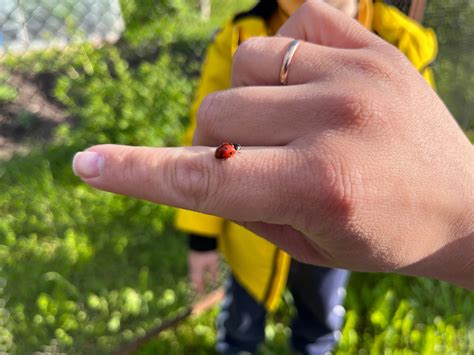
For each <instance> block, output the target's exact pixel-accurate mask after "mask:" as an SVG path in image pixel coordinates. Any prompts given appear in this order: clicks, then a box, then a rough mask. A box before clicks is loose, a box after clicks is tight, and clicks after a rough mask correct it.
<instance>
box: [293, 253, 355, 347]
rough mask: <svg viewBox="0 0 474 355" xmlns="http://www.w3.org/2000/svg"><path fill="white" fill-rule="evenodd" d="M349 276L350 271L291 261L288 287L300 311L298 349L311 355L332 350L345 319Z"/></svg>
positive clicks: (296, 322) (296, 328)
mask: <svg viewBox="0 0 474 355" xmlns="http://www.w3.org/2000/svg"><path fill="white" fill-rule="evenodd" d="M348 277H349V272H348V271H347V270H341V269H328V268H324V267H318V266H313V265H308V264H303V263H300V262H298V261H296V260H294V259H292V260H291V265H290V274H289V275H288V288H289V289H290V291H291V293H292V295H293V299H294V304H295V307H296V310H297V315H296V317H295V319H294V320H293V323H292V327H291V328H292V339H291V344H292V347H293V349H294V350H296V351H297V352H299V353H301V354H311V355H313V354H314V355H316V354H325V353H327V352H329V351H331V350H332V348H333V347H334V345H335V343H336V341H337V339H338V336H339V331H340V329H341V327H342V324H343V321H344V314H345V310H344V307H343V306H342V304H343V302H344V296H345V286H346V284H347V280H348Z"/></svg>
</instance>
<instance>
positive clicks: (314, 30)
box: [277, 0, 380, 49]
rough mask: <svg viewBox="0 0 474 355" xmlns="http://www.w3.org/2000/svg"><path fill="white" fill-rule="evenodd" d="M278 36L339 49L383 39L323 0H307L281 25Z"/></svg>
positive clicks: (361, 46)
mask: <svg viewBox="0 0 474 355" xmlns="http://www.w3.org/2000/svg"><path fill="white" fill-rule="evenodd" d="M277 36H284V37H290V38H296V39H301V40H304V41H307V42H311V43H316V44H320V45H323V46H327V47H335V48H347V49H349V48H364V47H369V46H370V45H372V44H375V43H379V42H380V39H379V38H378V37H377V36H375V35H374V34H372V33H371V32H369V31H368V30H367V29H365V28H364V27H363V26H362V25H361V24H359V23H358V22H357V21H356V20H354V19H353V18H351V17H350V16H348V15H346V14H344V13H343V12H342V11H340V10H338V9H336V8H334V7H332V6H330V5H328V4H326V3H325V2H323V1H314V0H313V1H306V2H305V3H304V4H303V5H301V7H300V8H299V9H298V10H297V11H296V12H295V13H294V14H293V15H292V16H291V17H290V18H289V19H288V20H287V21H286V22H285V24H284V25H283V26H282V27H281V28H280V30H279V31H278V33H277Z"/></svg>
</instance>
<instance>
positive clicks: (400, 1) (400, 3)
mask: <svg viewBox="0 0 474 355" xmlns="http://www.w3.org/2000/svg"><path fill="white" fill-rule="evenodd" d="M384 2H385V3H386V4H387V5H392V6H395V7H396V8H397V9H399V10H400V11H401V12H403V13H404V14H405V15H408V13H409V12H410V5H411V0H385V1H384Z"/></svg>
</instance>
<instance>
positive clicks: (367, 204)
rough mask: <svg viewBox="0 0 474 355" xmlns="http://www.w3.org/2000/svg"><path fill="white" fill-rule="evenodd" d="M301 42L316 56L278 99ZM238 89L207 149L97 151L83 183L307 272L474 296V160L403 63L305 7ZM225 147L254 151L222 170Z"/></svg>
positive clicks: (78, 163)
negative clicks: (178, 215) (243, 240)
mask: <svg viewBox="0 0 474 355" xmlns="http://www.w3.org/2000/svg"><path fill="white" fill-rule="evenodd" d="M288 37H289V38H288ZM290 38H299V39H303V40H305V41H306V42H304V43H302V44H301V45H300V46H299V48H298V50H297V52H296V54H295V57H294V58H293V62H292V64H291V67H290V70H289V82H288V84H289V85H288V86H279V70H280V65H281V61H282V58H283V55H284V53H285V52H286V50H287V48H288V43H289V42H290ZM233 85H234V86H235V87H236V88H234V89H231V90H228V91H223V92H219V93H215V94H212V95H210V96H209V97H208V98H207V99H206V100H205V101H204V102H203V104H202V106H201V109H200V112H199V114H198V129H197V131H196V135H195V144H198V145H203V146H201V147H185V148H136V147H125V146H112V145H105V146H95V147H92V148H90V149H89V150H88V151H87V152H86V153H81V154H79V155H77V156H76V158H75V162H74V168H75V171H76V173H77V174H78V175H79V176H81V178H82V179H83V180H84V181H85V182H87V183H88V184H90V185H92V186H94V187H97V188H100V189H103V190H107V191H112V192H116V193H122V194H126V195H130V196H135V197H138V198H143V199H147V200H151V201H154V202H157V203H162V204H168V205H172V206H176V207H181V208H186V209H191V210H196V211H200V212H204V213H209V214H215V215H219V216H222V217H225V218H227V219H231V220H235V221H239V222H240V223H242V224H243V225H244V226H246V227H247V228H249V229H251V230H252V231H254V232H256V233H257V234H259V235H261V236H262V237H264V238H266V239H268V240H270V241H272V242H274V243H275V244H277V245H278V246H280V247H281V248H282V249H284V250H286V251H288V252H289V253H290V254H291V255H292V256H294V257H296V258H297V259H299V260H301V261H303V262H307V263H313V264H318V265H323V266H332V267H342V268H347V269H352V270H360V271H391V272H399V273H404V274H411V275H420V276H430V277H435V278H439V279H444V280H448V281H451V282H453V283H457V284H459V285H462V286H464V287H467V288H471V289H474V280H473V278H472V274H473V272H474V260H473V255H474V252H473V247H474V242H473V239H474V196H473V192H474V152H473V147H472V145H471V144H470V143H469V141H468V140H467V138H466V137H465V136H464V135H463V133H462V131H461V130H460V128H459V127H458V126H457V124H456V122H455V121H454V119H453V118H452V116H451V115H450V113H449V112H448V110H447V109H446V107H445V106H444V105H443V103H442V102H441V101H440V99H439V98H438V97H437V96H436V94H435V93H434V92H433V91H432V90H431V88H429V86H428V85H427V84H426V83H425V81H424V79H423V78H422V77H421V76H420V75H419V74H418V73H417V72H416V71H415V70H414V69H413V68H412V67H411V64H410V63H409V62H408V60H406V58H405V57H404V56H403V55H402V54H401V53H400V52H399V51H398V50H396V49H395V48H394V47H392V46H391V45H389V44H387V43H385V42H384V41H382V40H380V39H379V38H377V37H376V36H375V35H373V34H371V33H369V32H367V31H365V30H364V29H363V28H362V27H361V26H360V25H359V24H357V23H356V22H355V21H353V20H351V19H350V18H348V17H347V16H344V15H341V14H340V13H339V12H338V11H337V10H334V9H331V8H330V7H329V6H327V5H324V4H322V3H319V2H312V1H311V2H306V3H305V4H304V5H303V6H302V7H301V8H300V10H298V11H297V12H296V13H295V15H294V16H292V17H291V18H290V19H289V20H288V21H287V23H286V25H285V26H284V27H283V28H282V30H281V31H280V37H274V38H255V39H250V40H248V41H246V42H244V43H243V44H242V45H241V46H240V47H239V49H238V51H237V53H236V55H235V57H234V66H233ZM223 141H233V142H236V143H240V144H243V145H244V148H243V149H242V150H241V151H240V153H239V154H238V155H236V156H235V157H233V158H231V159H229V160H227V161H224V162H223V161H217V160H216V159H215V158H214V148H210V147H206V146H216V145H218V144H220V143H222V142H223ZM92 163H94V164H95V165H94V164H92Z"/></svg>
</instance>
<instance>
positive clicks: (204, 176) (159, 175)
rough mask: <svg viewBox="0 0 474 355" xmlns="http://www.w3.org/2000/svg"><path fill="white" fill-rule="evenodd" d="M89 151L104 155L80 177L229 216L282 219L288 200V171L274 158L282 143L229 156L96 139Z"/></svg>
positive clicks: (279, 154) (279, 155) (200, 149)
mask: <svg viewBox="0 0 474 355" xmlns="http://www.w3.org/2000/svg"><path fill="white" fill-rule="evenodd" d="M88 151H93V152H96V153H98V154H99V155H100V156H101V157H102V158H103V166H102V169H101V172H100V175H99V176H97V177H82V179H83V181H85V182H86V183H88V184H89V185H91V186H93V187H95V188H98V189H101V190H105V191H109V192H114V193H119V194H123V195H128V196H133V197H136V198H140V199H145V200H149V201H152V202H156V203H160V204H166V205H169V206H174V207H179V208H184V209H189V210H194V211H199V212H202V213H207V214H213V215H218V216H221V217H224V218H227V219H237V220H246V221H253V220H265V221H268V222H272V223H274V222H276V221H280V220H282V222H281V223H285V222H284V219H285V215H284V213H283V214H282V213H281V211H278V213H277V211H276V210H285V209H286V208H287V205H288V201H287V200H288V197H286V196H284V190H282V189H281V188H280V187H281V185H282V184H284V182H283V180H284V179H285V178H286V176H287V173H288V171H287V170H282V169H279V166H280V164H279V163H278V161H279V160H281V159H286V157H288V154H289V152H287V151H284V150H283V149H282V148H278V147H275V148H268V149H267V148H252V147H244V148H243V149H241V150H240V151H239V152H238V154H236V155H235V156H234V157H232V158H230V159H227V160H218V159H216V158H215V157H214V151H215V148H211V147H181V148H145V147H129V146H120V145H99V146H95V147H91V148H90V149H88ZM76 160H77V159H75V164H76V165H77V164H78V162H77V161H76ZM75 170H77V169H75ZM76 173H78V172H77V171H76ZM78 175H79V176H80V174H78ZM248 201H252V202H253V203H252V206H249V204H248ZM277 216H278V217H277Z"/></svg>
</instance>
